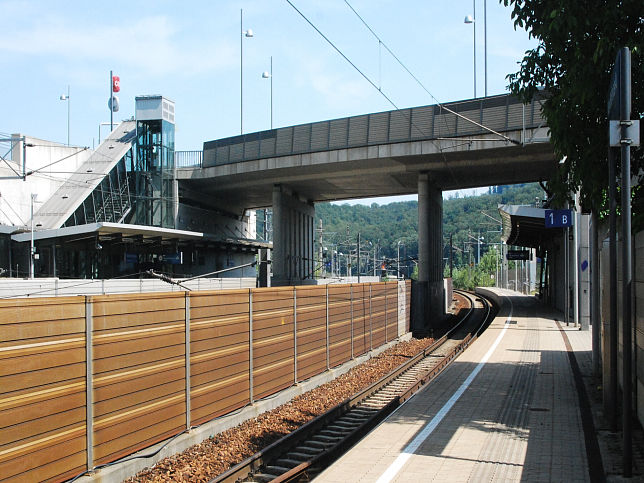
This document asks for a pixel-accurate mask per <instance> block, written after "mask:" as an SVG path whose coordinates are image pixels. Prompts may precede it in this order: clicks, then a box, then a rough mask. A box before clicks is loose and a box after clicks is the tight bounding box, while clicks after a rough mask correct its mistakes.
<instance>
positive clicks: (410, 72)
mask: <svg viewBox="0 0 644 483" xmlns="http://www.w3.org/2000/svg"><path fill="white" fill-rule="evenodd" d="M287 1H288V0H287ZM289 3H291V2H289ZM344 3H346V4H347V6H348V7H349V8H350V9H351V10H352V11H353V13H355V14H356V16H357V17H358V18H359V19H360V21H361V22H362V23H363V24H364V26H365V27H367V29H368V30H369V32H371V33H372V34H373V36H374V37H375V38H376V39H377V40H378V42H379V45H382V46H383V47H384V48H385V49H387V52H389V53H390V54H391V55H392V57H393V58H394V59H396V61H397V62H398V64H400V66H401V67H402V68H403V69H405V71H406V72H407V73H408V74H409V75H410V76H411V77H412V78H413V79H414V80H415V81H416V82H417V83H418V85H419V86H420V87H421V88H422V89H423V90H424V91H425V92H426V93H427V94H429V96H430V97H431V98H432V99H434V100H435V101H436V103H437V105H438V106H439V107H440V108H441V109H445V110H446V111H447V112H449V113H451V114H454V115H455V116H457V117H460V118H461V119H463V120H464V121H467V122H470V123H472V124H474V125H475V126H477V127H480V128H481V129H485V130H486V131H488V132H490V133H492V134H495V135H497V136H500V137H502V138H503V139H504V140H505V141H509V142H511V143H514V144H520V143H519V142H518V141H514V140H513V139H510V138H509V137H507V136H505V135H504V134H501V133H499V132H497V131H495V130H494V129H491V128H489V127H487V126H485V125H483V124H481V123H478V122H476V121H474V120H472V119H470V118H468V117H467V116H463V115H462V114H459V113H458V112H456V111H454V110H452V109H450V108H449V107H446V106H445V105H443V104H442V103H441V102H440V101H439V100H438V99H437V98H436V96H434V94H432V93H431V92H429V90H428V89H427V88H426V87H425V85H424V84H423V83H422V82H421V81H420V80H419V79H418V77H416V76H415V75H414V74H413V73H412V71H411V70H409V69H408V68H407V66H406V65H405V64H404V63H403V62H402V61H401V60H400V59H399V58H398V56H397V55H396V54H395V53H394V52H393V51H392V50H391V49H390V48H389V47H388V46H387V44H386V43H384V42H383V41H382V39H381V38H380V37H379V36H378V34H376V32H374V30H373V29H372V28H371V27H370V26H369V24H368V23H367V22H366V21H365V20H364V19H363V18H362V16H360V14H359V13H358V12H357V11H356V9H355V8H353V6H352V5H351V4H350V3H349V1H348V0H344Z"/></svg>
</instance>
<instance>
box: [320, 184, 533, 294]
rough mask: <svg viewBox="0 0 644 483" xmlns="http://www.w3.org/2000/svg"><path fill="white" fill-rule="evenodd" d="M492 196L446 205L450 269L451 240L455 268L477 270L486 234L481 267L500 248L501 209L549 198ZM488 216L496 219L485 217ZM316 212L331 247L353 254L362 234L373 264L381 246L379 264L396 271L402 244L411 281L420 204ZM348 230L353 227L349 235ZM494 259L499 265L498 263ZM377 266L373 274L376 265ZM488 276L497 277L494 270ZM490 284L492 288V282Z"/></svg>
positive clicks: (518, 190)
mask: <svg viewBox="0 0 644 483" xmlns="http://www.w3.org/2000/svg"><path fill="white" fill-rule="evenodd" d="M490 192H491V193H487V194H483V195H479V196H470V197H465V198H458V197H453V198H451V199H446V200H444V201H443V240H444V250H443V257H444V258H445V259H446V263H445V265H446V267H448V265H449V239H450V235H452V239H453V246H454V247H455V248H454V251H453V261H454V266H455V267H462V266H467V265H468V264H469V263H470V260H471V261H472V263H474V264H475V265H476V263H475V262H476V257H477V252H478V246H477V243H476V241H475V240H476V238H477V237H478V236H479V230H480V236H481V237H483V240H482V243H481V246H480V249H481V264H485V263H486V260H487V258H486V257H487V256H488V255H487V254H488V252H489V251H490V250H492V248H493V247H494V245H491V244H493V243H499V242H500V233H499V230H500V224H499V223H496V222H495V221H494V220H493V219H496V220H499V221H500V215H499V212H498V210H497V206H498V204H527V205H533V206H534V204H535V201H536V200H537V199H539V200H541V199H542V198H543V190H542V189H541V188H540V187H539V185H538V184H536V183H531V184H526V185H516V186H504V187H493V188H491V189H490ZM482 211H483V212H485V213H486V214H487V215H489V216H491V217H492V218H493V219H491V218H489V217H488V216H485V215H484V214H482V213H481V212H482ZM315 212H316V218H317V219H316V221H315V226H316V227H317V226H318V219H320V218H321V219H322V222H323V224H322V226H323V229H324V236H323V242H324V245H325V246H327V247H330V246H332V245H335V246H338V245H339V251H343V252H345V253H346V251H347V250H348V249H353V250H355V245H356V241H357V234H358V232H359V233H360V236H361V240H362V241H361V246H362V250H363V251H365V252H369V253H370V255H371V260H373V246H374V245H378V247H379V250H378V253H379V255H378V259H379V260H382V259H385V260H387V262H386V264H387V266H388V269H389V271H390V272H395V270H396V261H397V256H398V250H397V248H398V241H399V240H402V243H401V245H400V260H401V263H400V265H401V271H402V272H403V273H404V274H405V276H407V275H408V272H406V271H405V270H403V268H402V267H407V266H409V268H410V271H411V270H413V269H412V267H413V263H410V262H409V260H410V259H413V260H416V259H417V258H418V203H417V202H416V201H407V202H398V203H389V204H387V205H378V204H376V203H373V204H372V205H371V206H364V205H349V204H342V205H336V204H331V203H318V204H316V206H315ZM347 227H348V228H349V231H348V234H347ZM316 239H317V238H316ZM369 243H371V244H369ZM492 260H493V261H494V258H492ZM371 267H372V268H371V269H373V265H372V266H371ZM494 267H496V265H495V266H494ZM487 273H488V274H489V273H494V270H491V271H488V272H487ZM461 277H464V275H461ZM473 277H474V276H473ZM455 278H456V276H455ZM488 279H489V276H488ZM476 281H477V282H478V285H482V284H483V283H484V282H485V280H484V279H483V278H481V277H479V278H478V279H476ZM485 283H486V284H487V282H485Z"/></svg>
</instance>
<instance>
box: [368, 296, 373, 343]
mask: <svg viewBox="0 0 644 483" xmlns="http://www.w3.org/2000/svg"><path fill="white" fill-rule="evenodd" d="M371 288H372V285H371V284H369V350H373V320H372V318H371V301H372V299H373V297H372V295H371Z"/></svg>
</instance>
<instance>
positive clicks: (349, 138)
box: [203, 95, 545, 168]
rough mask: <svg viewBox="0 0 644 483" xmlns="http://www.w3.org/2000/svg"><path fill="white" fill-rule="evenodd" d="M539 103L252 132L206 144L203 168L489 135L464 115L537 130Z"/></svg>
mask: <svg viewBox="0 0 644 483" xmlns="http://www.w3.org/2000/svg"><path fill="white" fill-rule="evenodd" d="M540 102H541V97H538V98H535V99H534V100H533V101H532V102H531V103H530V104H527V105H524V104H523V103H522V102H521V101H519V99H518V98H516V97H514V96H512V95H500V96H493V97H485V98H482V99H474V100H470V101H462V102H452V103H449V104H443V105H430V106H422V107H413V108H408V109H400V110H394V111H385V112H378V113H374V114H365V115H362V116H353V117H345V118H342V119H334V120H330V121H322V122H315V123H310V124H301V125H298V126H290V127H283V128H279V129H272V130H269V131H261V132H256V133H249V134H244V135H240V136H234V137H230V138H225V139H218V140H215V141H209V142H206V143H204V157H203V167H204V168H206V167H210V166H217V165H222V164H230V163H238V162H242V161H249V160H255V159H262V158H270V157H277V156H289V155H293V154H305V153H313V152H319V151H328V150H333V149H347V148H353V147H361V146H371V145H378V144H392V143H401V142H409V141H423V140H432V139H440V138H443V137H457V136H468V135H477V134H484V133H486V132H489V131H487V130H485V129H484V128H482V127H480V126H479V125H476V124H474V123H472V122H469V121H467V120H465V119H463V117H465V118H468V119H471V120H472V121H475V122H476V123H478V124H482V125H484V126H486V127H488V128H490V129H493V130H495V131H498V132H503V131H513V130H525V129H532V128H536V127H541V126H543V125H544V124H545V121H544V118H543V117H542V115H541V104H540ZM445 107H447V108H448V109H449V110H451V111H454V112H456V113H458V114H460V115H461V116H463V117H459V116H457V115H456V114H453V113H452V112H449V111H448V110H446V109H445Z"/></svg>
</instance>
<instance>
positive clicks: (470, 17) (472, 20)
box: [464, 0, 487, 97]
mask: <svg viewBox="0 0 644 483" xmlns="http://www.w3.org/2000/svg"><path fill="white" fill-rule="evenodd" d="M472 10H473V11H472V15H467V16H466V17H465V20H464V22H465V23H471V24H473V26H474V33H473V37H474V97H476V0H472ZM483 57H484V61H483V63H484V70H485V97H487V0H483Z"/></svg>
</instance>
